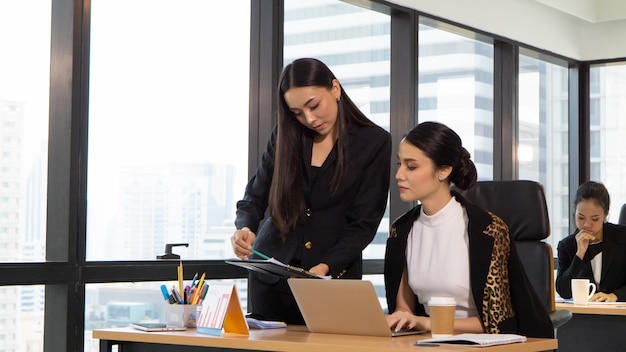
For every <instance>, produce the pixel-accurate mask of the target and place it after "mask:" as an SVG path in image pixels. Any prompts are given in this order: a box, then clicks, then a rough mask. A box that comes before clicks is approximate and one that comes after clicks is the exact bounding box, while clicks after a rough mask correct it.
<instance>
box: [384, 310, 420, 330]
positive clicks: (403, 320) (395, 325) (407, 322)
mask: <svg viewBox="0 0 626 352" xmlns="http://www.w3.org/2000/svg"><path fill="white" fill-rule="evenodd" d="M385 317H386V318H387V324H388V325H389V327H390V328H392V329H394V330H396V331H399V330H401V329H403V328H406V329H413V330H424V331H430V318H428V317H421V316H417V315H413V314H411V313H409V312H403V311H395V312H393V314H390V315H387V316H385Z"/></svg>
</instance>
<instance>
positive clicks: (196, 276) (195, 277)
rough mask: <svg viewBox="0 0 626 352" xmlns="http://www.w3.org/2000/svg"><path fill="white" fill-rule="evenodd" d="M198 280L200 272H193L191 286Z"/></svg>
mask: <svg viewBox="0 0 626 352" xmlns="http://www.w3.org/2000/svg"><path fill="white" fill-rule="evenodd" d="M196 280H198V273H195V274H193V279H191V288H193V285H195V284H196Z"/></svg>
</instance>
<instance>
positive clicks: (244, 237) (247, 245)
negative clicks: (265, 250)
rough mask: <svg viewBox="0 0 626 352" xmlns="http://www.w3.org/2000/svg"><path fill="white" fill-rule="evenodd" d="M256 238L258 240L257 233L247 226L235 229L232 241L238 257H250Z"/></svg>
mask: <svg viewBox="0 0 626 352" xmlns="http://www.w3.org/2000/svg"><path fill="white" fill-rule="evenodd" d="M254 240H256V234H255V233H254V232H252V231H251V230H250V229H249V228H247V227H244V228H242V229H240V230H237V231H235V233H234V234H233V235H232V237H231V238H230V242H231V244H232V246H233V252H235V255H236V256H237V258H239V259H248V256H249V255H250V253H251V251H250V249H252V244H253V243H254Z"/></svg>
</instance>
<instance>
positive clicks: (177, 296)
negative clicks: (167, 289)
mask: <svg viewBox="0 0 626 352" xmlns="http://www.w3.org/2000/svg"><path fill="white" fill-rule="evenodd" d="M172 295H174V298H176V302H178V303H180V304H185V302H184V301H183V297H181V295H180V293H179V292H178V289H176V286H172Z"/></svg>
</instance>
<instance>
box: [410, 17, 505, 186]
mask: <svg viewBox="0 0 626 352" xmlns="http://www.w3.org/2000/svg"><path fill="white" fill-rule="evenodd" d="M474 35H475V34H473V33H465V31H462V30H460V29H458V28H454V27H450V26H446V27H445V28H443V27H442V26H441V24H439V23H437V22H435V21H433V20H430V19H427V18H421V19H420V25H419V33H418V45H419V48H418V53H419V57H418V60H419V61H418V78H419V84H418V95H419V102H418V109H419V115H418V120H419V122H423V121H438V122H441V123H444V124H446V125H448V126H449V127H450V128H452V129H453V130H454V131H455V132H457V133H458V134H459V136H460V137H461V139H462V141H463V145H464V147H465V148H466V149H467V150H468V151H469V152H470V154H471V156H472V160H473V161H474V163H475V164H476V169H477V171H478V179H479V180H492V179H493V159H494V156H493V145H494V144H493V143H494V141H493V67H494V63H493V44H491V43H489V42H487V41H483V40H478V39H471V38H472V36H474Z"/></svg>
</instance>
